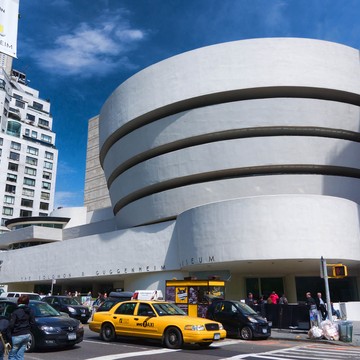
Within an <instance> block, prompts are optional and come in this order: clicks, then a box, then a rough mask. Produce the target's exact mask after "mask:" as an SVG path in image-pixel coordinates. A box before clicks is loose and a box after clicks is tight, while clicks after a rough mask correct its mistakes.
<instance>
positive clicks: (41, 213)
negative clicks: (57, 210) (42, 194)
mask: <svg viewBox="0 0 360 360" xmlns="http://www.w3.org/2000/svg"><path fill="white" fill-rule="evenodd" d="M39 216H49V214H47V213H43V212H39Z"/></svg>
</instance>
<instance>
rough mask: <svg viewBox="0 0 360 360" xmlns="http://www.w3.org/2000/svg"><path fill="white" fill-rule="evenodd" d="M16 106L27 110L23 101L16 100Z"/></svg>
mask: <svg viewBox="0 0 360 360" xmlns="http://www.w3.org/2000/svg"><path fill="white" fill-rule="evenodd" d="M15 106H17V107H19V108H21V109H25V103H24V102H23V101H21V100H15Z"/></svg>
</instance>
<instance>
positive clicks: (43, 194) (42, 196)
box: [41, 191, 50, 200]
mask: <svg viewBox="0 0 360 360" xmlns="http://www.w3.org/2000/svg"><path fill="white" fill-rule="evenodd" d="M41 199H42V200H50V194H49V193H47V192H44V191H42V192H41Z"/></svg>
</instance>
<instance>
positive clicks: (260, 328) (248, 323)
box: [206, 300, 271, 340]
mask: <svg viewBox="0 0 360 360" xmlns="http://www.w3.org/2000/svg"><path fill="white" fill-rule="evenodd" d="M206 317H207V318H208V319H211V320H215V321H218V322H220V323H222V325H223V326H224V328H225V330H226V332H227V336H228V337H236V338H242V339H244V340H251V339H253V338H263V339H266V338H268V337H269V336H270V335H271V327H270V324H269V322H268V321H267V320H266V319H265V318H263V317H262V316H261V315H259V314H258V313H257V312H255V311H254V310H253V309H252V308H251V307H250V306H248V305H246V304H244V303H242V302H240V301H235V300H216V301H214V302H213V303H212V304H211V305H209V308H208V310H207V313H206Z"/></svg>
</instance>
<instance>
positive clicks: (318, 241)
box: [176, 195, 360, 268]
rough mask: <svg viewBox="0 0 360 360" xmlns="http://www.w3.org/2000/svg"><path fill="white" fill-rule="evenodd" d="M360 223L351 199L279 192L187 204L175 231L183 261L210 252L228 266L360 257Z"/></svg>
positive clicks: (356, 258)
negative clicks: (258, 261)
mask: <svg viewBox="0 0 360 360" xmlns="http://www.w3.org/2000/svg"><path fill="white" fill-rule="evenodd" d="M193 224H196V225H197V226H193ZM359 226H360V224H359V206H358V205H357V204H355V203H354V202H352V201H348V200H344V199H339V198H335V197H327V196H314V195H301V196H295V195H282V196H261V197H251V198H244V199H236V200H232V201H223V202H219V203H213V204H208V205H204V206H200V207H197V208H194V209H191V210H189V211H186V212H184V213H183V214H181V215H180V216H179V217H178V219H177V221H176V234H177V238H178V242H179V244H181V246H179V258H180V261H181V263H184V260H188V259H190V258H193V259H199V258H208V257H209V256H214V262H219V263H222V265H223V266H224V267H226V265H225V264H224V263H226V262H231V261H235V260H236V261H244V260H255V261H256V260H271V259H293V260H296V259H299V260H303V259H304V260H305V259H317V260H318V259H320V258H321V256H324V258H328V259H338V258H340V259H344V260H345V259H346V260H355V261H359V260H360V238H359ZM214 239H221V240H222V241H214ZM324 239H326V241H325V242H324ZM339 239H341V245H340V244H339ZM214 254H215V255H214ZM183 268H186V266H184V267H183Z"/></svg>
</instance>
